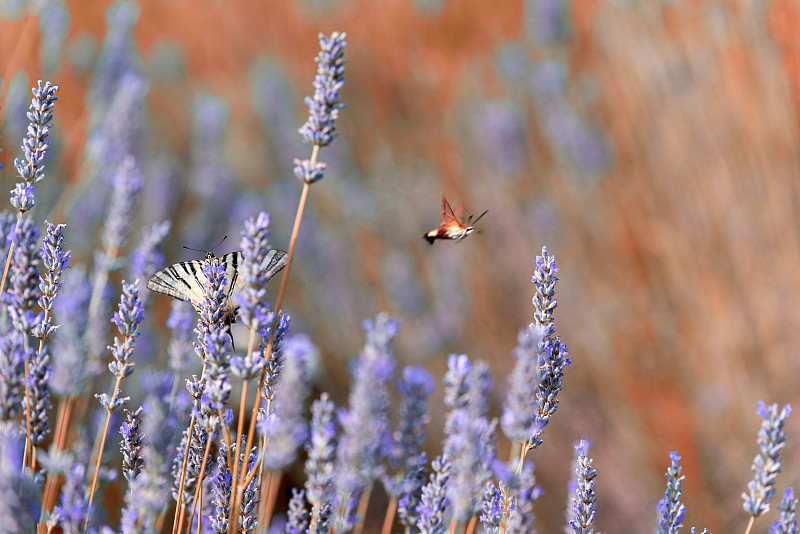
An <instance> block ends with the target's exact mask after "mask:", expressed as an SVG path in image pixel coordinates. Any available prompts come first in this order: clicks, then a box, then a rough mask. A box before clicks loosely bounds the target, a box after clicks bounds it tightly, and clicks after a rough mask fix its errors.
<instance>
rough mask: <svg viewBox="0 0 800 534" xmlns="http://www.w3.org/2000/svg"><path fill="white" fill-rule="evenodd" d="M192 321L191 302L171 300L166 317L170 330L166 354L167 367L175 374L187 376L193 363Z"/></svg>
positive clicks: (193, 320)
mask: <svg viewBox="0 0 800 534" xmlns="http://www.w3.org/2000/svg"><path fill="white" fill-rule="evenodd" d="M194 322H195V319H194V311H193V309H192V305H191V303H189V302H184V301H181V300H173V301H172V309H171V311H170V314H169V318H168V319H167V328H169V329H170V330H171V331H172V337H171V338H170V340H169V345H168V346H167V354H168V355H169V368H170V369H171V370H172V372H173V373H175V376H188V375H189V372H190V370H191V368H192V364H193V363H194V359H193V358H191V357H190V355H191V353H192V352H193V350H194V345H193V343H192V337H193V336H192V327H193V326H194Z"/></svg>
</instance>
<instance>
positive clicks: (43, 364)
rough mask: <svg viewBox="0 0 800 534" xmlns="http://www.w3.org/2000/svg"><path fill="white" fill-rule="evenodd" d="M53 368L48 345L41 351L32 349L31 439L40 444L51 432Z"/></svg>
mask: <svg viewBox="0 0 800 534" xmlns="http://www.w3.org/2000/svg"><path fill="white" fill-rule="evenodd" d="M52 376H53V368H52V367H50V355H49V354H47V347H46V346H45V347H43V349H42V351H41V352H38V351H31V359H30V363H29V365H28V414H29V416H30V423H31V441H32V442H33V443H34V445H39V444H40V443H41V442H42V441H44V438H45V436H46V435H47V433H48V432H50V423H49V421H48V419H47V412H48V411H49V410H50V378H51V377H52Z"/></svg>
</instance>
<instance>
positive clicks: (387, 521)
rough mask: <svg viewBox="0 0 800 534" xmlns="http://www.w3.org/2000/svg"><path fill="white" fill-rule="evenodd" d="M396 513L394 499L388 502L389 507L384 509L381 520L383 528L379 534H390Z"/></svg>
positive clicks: (395, 500)
mask: <svg viewBox="0 0 800 534" xmlns="http://www.w3.org/2000/svg"><path fill="white" fill-rule="evenodd" d="M396 513H397V499H395V498H394V497H392V498H391V500H389V506H388V507H387V508H386V515H385V516H384V518H383V528H382V529H381V534H392V525H393V524H394V515H395V514H396Z"/></svg>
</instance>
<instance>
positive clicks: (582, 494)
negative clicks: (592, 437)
mask: <svg viewBox="0 0 800 534" xmlns="http://www.w3.org/2000/svg"><path fill="white" fill-rule="evenodd" d="M575 450H576V452H577V474H578V477H577V480H578V489H577V491H575V498H574V499H573V501H572V502H573V503H575V505H574V506H573V507H572V513H573V517H574V518H575V519H573V520H572V521H570V522H569V526H571V527H572V530H573V531H574V532H575V534H590V533H592V532H594V530H593V529H591V526H592V522H594V515H595V509H594V503H595V501H596V500H597V499H596V498H595V496H594V479H595V477H596V476H597V471H595V469H594V468H593V467H592V459H591V458H589V441H587V440H585V439H582V440H580V442H578V444H577V445H576V446H575Z"/></svg>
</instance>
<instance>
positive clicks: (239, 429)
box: [228, 328, 255, 521]
mask: <svg viewBox="0 0 800 534" xmlns="http://www.w3.org/2000/svg"><path fill="white" fill-rule="evenodd" d="M254 343H255V331H254V330H253V329H252V328H251V330H250V347H249V348H248V351H247V355H248V358H249V357H250V356H251V355H252V351H253V344H254ZM243 382H244V383H243V384H242V400H241V402H240V403H239V421H238V423H237V424H236V448H237V451H236V452H237V455H236V456H237V458H238V456H239V453H240V452H241V451H239V450H238V449H239V448H240V447H241V445H242V434H243V433H244V412H245V410H246V409H247V406H246V405H247V380H244V381H243ZM230 452H231V444H230V443H228V467H230V469H231V480H232V481H236V480H238V479H239V478H238V477H239V462H238V461H237V462H235V463H234V464H233V465H231V459H230ZM230 512H232V510H231V511H230ZM231 517H232V516H231V515H230V514H229V517H228V520H229V521H230V520H231Z"/></svg>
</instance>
